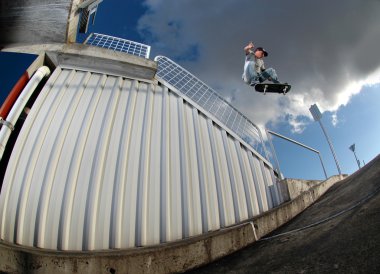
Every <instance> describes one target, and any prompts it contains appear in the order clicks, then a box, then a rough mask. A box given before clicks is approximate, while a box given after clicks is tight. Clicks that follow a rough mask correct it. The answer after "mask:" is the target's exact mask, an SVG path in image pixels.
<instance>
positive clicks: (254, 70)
mask: <svg viewBox="0 0 380 274" xmlns="http://www.w3.org/2000/svg"><path fill="white" fill-rule="evenodd" d="M244 51H245V63H244V72H243V80H244V82H245V83H246V84H248V85H250V86H255V85H257V84H259V83H262V82H264V81H265V80H269V81H272V82H273V83H280V82H279V81H278V77H277V74H276V71H275V70H274V69H273V68H267V69H266V68H265V66H264V60H263V58H264V57H267V56H268V52H267V51H265V49H263V48H262V47H257V48H255V46H254V45H253V43H252V42H249V44H248V45H247V46H245V47H244Z"/></svg>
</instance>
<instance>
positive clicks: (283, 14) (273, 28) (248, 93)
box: [139, 0, 380, 132]
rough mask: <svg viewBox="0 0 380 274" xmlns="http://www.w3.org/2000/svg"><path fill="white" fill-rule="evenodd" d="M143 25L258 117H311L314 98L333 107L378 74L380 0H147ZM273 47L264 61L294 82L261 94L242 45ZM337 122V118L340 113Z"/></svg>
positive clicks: (162, 49)
mask: <svg viewBox="0 0 380 274" xmlns="http://www.w3.org/2000/svg"><path fill="white" fill-rule="evenodd" d="M145 5H146V6H147V7H148V11H147V13H146V14H145V15H144V16H143V17H141V18H140V20H139V31H140V33H141V35H143V36H144V37H145V39H147V42H149V43H150V44H151V45H152V55H153V56H154V55H156V54H162V55H166V56H168V57H169V58H171V59H173V60H176V61H178V62H179V64H180V65H182V66H184V67H185V68H186V69H188V70H189V71H191V72H192V73H193V74H194V75H196V76H198V77H199V78H200V79H201V80H203V81H204V82H205V83H207V84H208V85H209V86H211V87H213V88H214V89H215V90H216V91H217V92H218V93H219V94H221V95H222V96H223V97H224V98H226V99H227V100H229V101H231V103H232V104H233V105H234V106H235V107H237V108H238V109H239V110H241V111H242V112H243V113H244V114H245V115H246V116H247V117H249V118H250V119H251V120H252V121H253V122H254V123H256V124H258V125H264V124H266V123H268V122H272V123H274V124H275V123H276V122H277V121H283V120H287V121H288V122H289V123H290V124H291V126H292V127H293V131H294V132H302V130H303V129H304V127H305V126H306V125H307V124H306V123H305V121H304V119H303V118H302V116H307V117H309V118H311V115H310V113H309V107H310V105H312V104H314V103H318V106H319V107H320V109H321V110H322V111H330V112H336V111H337V110H338V109H339V107H340V106H342V105H346V104H347V103H348V102H349V101H350V98H351V97H352V96H354V95H355V94H358V93H359V92H360V91H361V89H362V87H363V86H365V85H374V84H376V83H379V82H380V55H379V54H378V45H379V44H380V28H379V26H380V16H378V15H379V14H380V2H379V1H356V0H339V1H329V0H321V1H313V2H311V1H302V0H294V1H282V0H273V1H267V0H257V1H252V0H224V1H223V0H219V1H216V0H210V1H200V0H198V1H197V0H181V1H178V0H165V1H159V0H147V1H145ZM250 40H253V41H254V43H255V44H256V45H257V46H264V47H265V48H266V50H268V51H269V56H268V58H266V66H267V67H274V68H275V69H276V70H277V73H278V75H279V77H280V80H282V81H286V82H289V83H291V84H292V86H293V87H292V90H291V92H290V93H289V94H288V95H286V96H282V95H277V94H276V95H275V94H268V95H266V96H263V95H262V94H259V93H256V92H254V91H253V89H252V88H251V87H248V86H246V85H245V84H244V83H243V82H242V81H241V74H242V69H243V62H244V53H243V47H244V46H245V44H246V43H247V42H248V41H250ZM335 121H336V122H337V121H339V119H338V117H337V116H336V120H335Z"/></svg>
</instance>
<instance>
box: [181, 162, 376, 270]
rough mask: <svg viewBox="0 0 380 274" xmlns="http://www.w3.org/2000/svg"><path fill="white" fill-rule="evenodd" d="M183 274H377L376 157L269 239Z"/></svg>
mask: <svg viewBox="0 0 380 274" xmlns="http://www.w3.org/2000/svg"><path fill="white" fill-rule="evenodd" d="M188 273H380V155H378V156H377V157H376V158H374V159H373V160H372V161H371V162H370V163H368V164H367V165H366V166H364V167H362V168H361V169H360V170H358V171H357V172H355V173H354V174H352V175H350V176H349V177H347V178H346V179H344V180H342V181H340V182H338V183H337V184H335V185H334V186H333V187H331V188H330V189H329V190H328V191H327V192H326V193H325V194H324V195H323V196H322V197H321V198H320V199H319V200H318V201H317V202H315V203H314V204H313V205H311V206H310V207H309V208H307V209H306V210H305V211H304V212H302V213H301V214H300V215H298V216H297V217H296V218H294V219H293V220H291V221H290V222H289V223H287V224H285V225H284V226H282V227H280V228H279V229H277V230H275V231H274V232H273V233H271V234H270V235H267V236H266V237H265V238H262V239H261V240H259V241H258V242H256V243H254V244H252V245H251V246H249V247H247V248H245V249H242V250H240V251H238V252H235V253H233V254H231V255H229V256H227V257H224V258H222V259H220V260H218V261H215V262H213V263H211V264H209V265H206V266H203V267H201V268H198V269H194V270H192V271H190V272H188Z"/></svg>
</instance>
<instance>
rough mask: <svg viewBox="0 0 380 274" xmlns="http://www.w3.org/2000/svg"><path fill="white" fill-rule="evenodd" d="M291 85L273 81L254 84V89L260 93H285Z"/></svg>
mask: <svg viewBox="0 0 380 274" xmlns="http://www.w3.org/2000/svg"><path fill="white" fill-rule="evenodd" d="M291 87H292V86H291V85H289V84H280V83H278V84H275V83H260V84H256V85H255V90H256V91H258V92H262V93H264V94H265V93H267V92H271V93H282V94H284V95H285V94H286V93H288V92H289V90H290V89H291Z"/></svg>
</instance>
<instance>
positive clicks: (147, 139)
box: [0, 68, 273, 250]
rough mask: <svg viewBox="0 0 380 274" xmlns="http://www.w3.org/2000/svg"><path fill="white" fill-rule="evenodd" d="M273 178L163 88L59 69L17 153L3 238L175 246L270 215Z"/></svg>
mask: <svg viewBox="0 0 380 274" xmlns="http://www.w3.org/2000/svg"><path fill="white" fill-rule="evenodd" d="M271 174H273V171H272V170H271V167H269V166H268V165H267V164H266V163H264V161H263V160H262V159H261V158H260V157H259V156H256V154H255V153H254V152H253V151H251V150H249V149H247V148H246V147H243V146H242V145H241V144H240V142H239V141H238V140H237V139H235V138H234V137H233V136H232V135H230V134H229V133H227V132H226V130H225V129H223V128H221V127H220V126H218V125H217V124H215V123H214V122H213V121H211V120H210V118H208V117H206V116H205V115H204V114H202V113H201V112H200V111H199V110H197V109H196V108H194V107H193V106H192V105H191V104H190V103H189V102H186V101H184V99H183V98H181V97H179V96H178V95H177V94H176V93H174V92H172V91H171V90H169V89H168V88H167V87H165V86H162V85H153V84H151V83H145V82H142V81H137V80H131V79H126V78H122V77H115V76H111V75H104V74H98V73H91V72H85V71H76V70H70V69H61V68H57V69H56V70H55V72H54V73H53V75H52V76H51V77H50V79H49V81H48V83H47V84H46V86H45V87H44V89H43V90H42V91H41V94H40V95H39V97H38V99H37V101H36V103H35V104H34V105H33V108H32V110H31V112H30V114H29V116H28V118H27V119H26V122H25V124H24V126H23V128H22V130H21V133H20V135H19V138H18V140H17V142H16V145H15V148H14V150H13V152H12V156H11V159H10V162H9V164H8V168H7V171H6V174H5V178H4V184H3V189H2V191H1V196H0V222H1V226H0V235H1V239H3V240H6V241H9V242H14V243H17V244H20V245H25V246H36V247H41V248H50V249H62V250H97V249H108V248H127V247H135V246H146V245H154V244H159V243H164V242H168V241H173V240H179V239H183V238H185V237H189V236H194V235H199V234H202V233H205V232H207V231H212V230H217V229H219V228H221V227H225V226H230V225H233V224H235V223H237V222H240V221H243V220H245V219H247V218H250V217H253V216H255V215H257V214H259V213H261V212H263V211H266V210H268V209H269V208H271V207H273V202H272V197H271V192H270V191H269V188H270V186H271V185H272V184H273V183H272V179H271Z"/></svg>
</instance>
